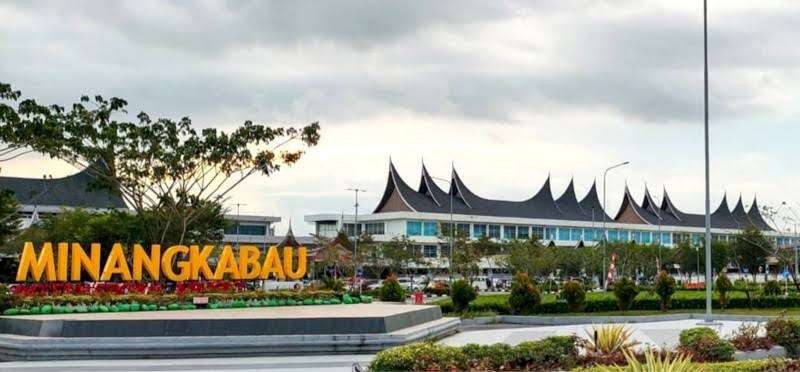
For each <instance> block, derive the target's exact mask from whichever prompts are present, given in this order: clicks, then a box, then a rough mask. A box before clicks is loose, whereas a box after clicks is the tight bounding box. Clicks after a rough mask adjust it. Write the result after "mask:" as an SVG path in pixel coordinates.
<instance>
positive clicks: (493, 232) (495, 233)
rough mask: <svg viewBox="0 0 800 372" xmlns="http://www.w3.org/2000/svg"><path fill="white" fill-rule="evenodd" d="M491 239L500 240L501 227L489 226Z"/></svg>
mask: <svg viewBox="0 0 800 372" xmlns="http://www.w3.org/2000/svg"><path fill="white" fill-rule="evenodd" d="M489 237H490V238H492V239H500V225H489Z"/></svg>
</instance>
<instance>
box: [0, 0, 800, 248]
mask: <svg viewBox="0 0 800 372" xmlns="http://www.w3.org/2000/svg"><path fill="white" fill-rule="evenodd" d="M709 3H710V4H709V28H710V29H709V64H710V117H711V132H712V133H711V135H712V138H711V166H712V173H711V176H712V184H711V187H712V205H713V207H714V208H715V207H716V206H717V204H718V203H719V201H720V200H721V198H722V195H723V192H725V191H727V193H728V196H729V199H733V200H730V203H731V204H733V203H735V199H736V198H737V197H738V196H739V194H740V193H741V194H742V195H743V197H744V198H745V203H746V204H749V203H750V201H751V200H752V198H753V196H754V195H758V199H759V202H760V203H761V204H767V205H777V204H779V203H781V202H782V201H787V202H789V203H790V204H791V205H793V206H794V210H795V211H797V212H798V213H800V205H798V204H796V202H797V201H799V200H800V189H799V188H798V187H797V185H798V183H799V182H800V175H798V169H799V168H800V166H798V158H797V146H798V140H800V127H799V126H798V125H797V122H798V119H800V105H798V104H797V103H798V102H800V68H798V66H800V49H798V48H797V35H800V3H798V2H796V1H793V0H786V1H758V2H755V1H732V0H724V1H723V0H710V1H709ZM0 19H2V22H0V56H2V58H0V81H3V82H8V83H11V84H13V86H14V87H15V88H16V89H20V90H22V91H23V95H25V96H31V97H35V98H37V99H38V100H40V101H42V102H47V103H59V104H69V103H71V102H74V101H75V100H76V99H77V98H78V97H79V96H80V95H82V94H90V95H92V94H102V95H104V96H119V97H123V98H125V99H127V100H128V102H129V103H130V107H129V109H130V111H132V112H138V111H146V112H148V113H150V114H151V116H155V117H171V118H176V119H177V118H180V117H182V116H190V117H191V118H192V119H193V122H194V123H195V125H197V126H198V127H217V128H220V129H225V128H231V127H234V126H236V125H239V124H241V123H242V122H243V121H244V120H247V119H251V120H253V121H256V122H262V123H273V124H294V125H304V124H307V123H310V122H313V121H319V122H320V124H321V126H322V139H321V142H320V145H319V146H318V147H316V148H313V149H311V150H310V151H309V152H308V154H307V156H306V157H304V158H303V159H302V160H301V161H300V162H299V163H298V164H297V165H295V166H294V167H292V168H289V169H284V170H282V171H281V172H280V173H278V174H276V175H274V176H273V177H270V178H266V177H253V178H251V179H249V181H248V182H247V183H245V184H244V185H243V186H241V187H240V188H239V189H238V191H237V192H236V193H235V195H234V196H233V197H232V198H231V200H230V202H231V203H236V202H241V203H245V204H246V205H245V206H243V207H242V208H241V212H242V213H243V214H244V213H247V214H266V215H277V216H281V217H283V219H284V222H283V223H282V224H281V225H280V226H279V228H278V233H279V234H283V232H284V231H285V228H286V226H287V221H288V219H289V218H291V219H292V221H293V227H294V229H295V232H299V233H302V234H305V233H308V232H310V231H311V230H312V227H313V226H311V225H308V224H306V223H305V222H303V216H304V215H306V214H310V213H325V212H332V213H340V212H342V211H344V212H345V213H352V204H353V201H352V197H353V196H352V194H351V193H348V192H347V191H345V188H347V187H352V186H358V187H360V188H363V189H367V190H368V192H367V193H366V195H364V196H363V199H362V203H361V206H362V208H361V211H362V213H363V212H370V211H371V210H372V209H373V208H374V207H375V204H376V203H377V200H378V199H379V198H380V196H381V192H382V191H383V188H384V182H385V181H386V173H387V169H388V162H389V158H390V157H391V158H392V160H393V161H394V162H395V164H396V166H397V168H398V169H399V171H400V173H401V174H402V176H403V177H404V178H405V180H406V181H407V182H408V183H409V184H411V185H412V186H416V185H417V184H418V181H419V171H420V167H421V162H422V159H423V158H424V161H425V163H426V164H427V166H428V170H429V171H430V172H431V173H432V174H433V175H434V176H437V177H445V178H447V177H449V173H450V164H451V163H454V164H455V166H456V169H457V170H458V171H459V173H460V175H461V176H462V178H463V180H464V181H465V182H466V183H467V184H468V185H469V186H470V187H471V188H472V189H473V191H475V192H476V193H478V194H479V195H482V196H485V197H491V198H503V199H511V200H521V199H525V198H527V197H529V196H530V195H532V194H533V193H535V192H536V191H537V190H538V189H539V187H540V186H541V184H542V182H543V181H544V180H545V178H546V177H547V174H548V173H549V174H550V175H551V176H552V181H553V192H554V193H555V194H556V195H555V196H556V197H557V196H558V195H559V194H560V193H561V192H562V191H563V189H564V187H566V185H567V183H568V182H569V180H570V178H572V177H574V178H575V181H576V189H577V190H576V191H577V193H578V194H579V197H581V196H582V195H583V194H584V193H585V192H586V191H587V190H588V188H589V187H590V186H591V183H592V182H593V181H594V180H595V179H597V180H598V182H600V181H602V172H603V169H604V168H605V167H607V166H609V165H611V164H614V163H617V162H620V161H624V160H628V161H630V162H631V164H630V165H629V166H627V167H626V168H623V169H620V170H617V171H614V172H613V173H612V174H611V175H610V176H609V183H608V204H609V210H610V211H611V213H613V212H614V211H616V209H617V207H618V206H619V203H620V201H621V196H622V190H623V188H624V185H625V182H627V183H628V185H629V186H630V187H631V190H632V192H633V194H634V196H635V197H636V198H637V199H641V197H642V195H643V193H644V186H645V183H647V185H648V186H649V187H650V189H651V193H653V196H654V197H655V198H658V199H660V197H661V193H662V192H661V190H662V188H663V187H666V188H667V189H668V190H669V191H670V195H671V197H672V199H673V201H674V202H675V203H676V204H677V206H678V207H679V208H681V209H683V210H684V211H687V212H697V213H700V212H702V210H703V104H702V102H703V73H702V71H703V70H702V68H703V49H702V48H703V44H702V43H703V39H702V37H703V34H702V1H700V0H692V1H689V0H676V1H641V0H630V1H627V0H619V1H612V0H605V1H601V0H596V1H578V0H576V1H564V0H553V1H521V2H505V1H479V2H477V1H476V2H471V1H463V0H460V1H434V2H421V1H420V2H417V1H394V2H385V1H305V2H303V1H295V2H286V1H275V2H267V1H224V2H223V1H202V2H180V1H174V2H163V1H135V2H134V1H127V2H108V1H96V2H87V1H70V2H64V1H54V2H45V1H20V2H10V1H4V2H2V3H0ZM74 171H75V170H74V169H72V168H71V166H68V165H65V164H63V163H59V162H57V161H52V160H48V159H43V158H41V157H36V156H28V157H25V158H21V159H18V160H17V161H14V162H13V163H10V164H5V165H4V167H3V175H9V176H10V175H13V176H31V177H41V175H42V174H52V175H53V176H62V175H66V174H69V173H72V172H74ZM441 186H442V187H443V188H446V187H447V185H446V184H445V183H442V184H441ZM731 207H733V205H731Z"/></svg>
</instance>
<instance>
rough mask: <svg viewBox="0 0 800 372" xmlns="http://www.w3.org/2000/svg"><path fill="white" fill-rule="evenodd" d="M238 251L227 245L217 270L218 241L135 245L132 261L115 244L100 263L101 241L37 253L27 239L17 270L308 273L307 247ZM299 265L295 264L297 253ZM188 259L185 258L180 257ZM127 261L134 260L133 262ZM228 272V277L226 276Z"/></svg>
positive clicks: (42, 273)
mask: <svg viewBox="0 0 800 372" xmlns="http://www.w3.org/2000/svg"><path fill="white" fill-rule="evenodd" d="M236 251H237V252H235V251H234V249H233V247H231V246H230V245H226V246H224V247H223V248H222V251H221V252H220V254H219V258H218V260H217V266H216V269H215V270H211V267H210V266H209V264H208V259H209V257H210V256H211V254H212V253H213V252H214V246H213V245H204V246H203V247H202V249H201V247H200V246H199V245H189V246H186V245H173V246H171V247H169V248H167V249H166V250H164V251H163V253H162V251H161V246H160V245H158V244H153V245H151V246H150V250H149V251H147V250H145V248H144V247H142V246H141V245H140V244H134V245H133V249H132V257H131V258H132V259H131V260H130V261H129V260H128V258H127V257H126V256H125V251H124V249H123V248H122V244H120V243H117V244H114V246H113V247H111V252H110V253H109V255H108V257H107V258H106V260H105V262H104V263H103V265H102V267H101V262H100V244H98V243H93V244H92V246H91V248H90V250H89V254H87V253H86V251H85V250H84V249H83V247H81V245H80V244H78V243H58V244H57V245H56V250H55V251H54V250H53V244H52V243H44V244H43V245H42V249H41V250H40V251H39V253H38V255H37V253H36V250H35V249H34V245H33V243H31V242H26V243H25V247H24V248H23V250H22V256H21V257H20V261H19V269H18V270H17V281H25V280H28V278H31V279H32V280H34V281H42V280H44V281H48V282H54V281H62V282H65V281H82V280H83V278H81V276H82V274H83V273H84V272H85V273H87V274H88V275H89V278H90V279H91V280H92V281H107V280H109V279H111V277H112V276H113V275H119V276H120V277H121V278H122V280H125V281H130V280H142V275H143V273H144V272H147V274H148V276H149V277H150V278H151V279H152V280H159V279H160V278H161V277H162V275H163V277H164V278H166V279H168V280H172V281H184V280H197V279H199V278H204V279H208V280H221V279H233V280H240V279H241V280H253V279H268V278H275V279H279V280H284V279H291V280H297V279H301V278H302V277H303V276H305V274H306V260H307V254H308V252H307V249H306V248H305V247H299V248H297V253H296V255H295V252H294V248H292V247H285V248H284V249H283V256H280V255H279V254H278V247H277V246H272V247H270V248H269V250H268V251H267V255H266V256H265V257H264V258H263V259H262V258H261V250H260V249H259V248H258V247H256V246H254V245H242V246H240V247H239V249H238V250H236ZM295 256H296V257H297V267H296V268H294V266H295V265H294V264H293V261H294V257H295ZM182 257H187V258H186V259H181V258H182ZM128 262H131V264H130V265H129V264H128ZM226 275H227V277H226Z"/></svg>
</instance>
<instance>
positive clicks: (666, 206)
mask: <svg viewBox="0 0 800 372" xmlns="http://www.w3.org/2000/svg"><path fill="white" fill-rule="evenodd" d="M661 210H662V211H664V212H666V213H668V214H669V215H671V216H672V217H674V218H675V219H676V220H678V221H683V218H682V217H683V216H684V215H685V213H683V212H681V211H680V209H678V208H676V207H675V204H672V199H670V198H669V194H668V193H667V188H666V187H664V196H663V197H662V198H661Z"/></svg>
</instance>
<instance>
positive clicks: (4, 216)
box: [0, 189, 20, 246]
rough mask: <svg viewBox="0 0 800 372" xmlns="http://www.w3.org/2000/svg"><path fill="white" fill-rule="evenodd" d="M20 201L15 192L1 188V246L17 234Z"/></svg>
mask: <svg viewBox="0 0 800 372" xmlns="http://www.w3.org/2000/svg"><path fill="white" fill-rule="evenodd" d="M18 210H19V203H17V199H16V198H14V193H12V192H11V191H9V190H3V189H0V246H3V245H5V243H6V241H7V240H8V239H9V238H10V237H12V236H14V235H15V234H17V232H18V231H19V226H20V218H19V213H18Z"/></svg>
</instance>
